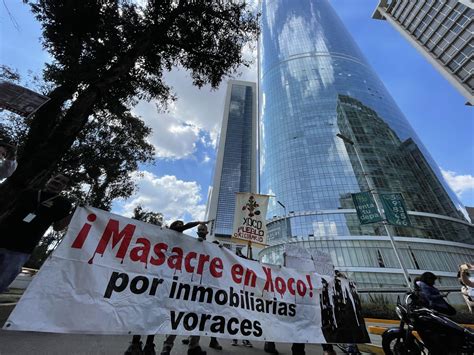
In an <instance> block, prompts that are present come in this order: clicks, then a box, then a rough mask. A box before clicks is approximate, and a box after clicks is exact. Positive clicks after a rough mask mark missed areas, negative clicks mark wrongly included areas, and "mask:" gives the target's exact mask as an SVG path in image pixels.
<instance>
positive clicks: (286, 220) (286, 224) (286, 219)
mask: <svg viewBox="0 0 474 355" xmlns="http://www.w3.org/2000/svg"><path fill="white" fill-rule="evenodd" d="M277 203H278V204H279V205H280V206H281V207H283V210H284V211H285V227H286V237H287V238H288V229H289V228H288V214H287V213H286V206H285V205H284V204H283V203H281V202H280V201H278V200H277Z"/></svg>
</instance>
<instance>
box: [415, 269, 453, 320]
mask: <svg viewBox="0 0 474 355" xmlns="http://www.w3.org/2000/svg"><path fill="white" fill-rule="evenodd" d="M436 279H437V277H436V275H435V274H433V273H432V272H429V271H427V272H424V273H423V274H421V276H420V277H419V279H417V280H415V290H416V291H418V294H419V296H420V298H421V300H422V301H423V302H424V303H425V305H426V306H427V307H428V308H431V309H433V310H435V311H438V312H441V313H444V314H446V315H448V316H453V315H455V314H456V310H455V309H454V308H453V307H452V306H451V305H450V304H449V303H448V302H446V301H445V299H444V297H443V295H441V293H440V292H439V290H438V289H437V288H436V287H434V284H435V281H436Z"/></svg>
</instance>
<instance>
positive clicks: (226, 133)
mask: <svg viewBox="0 0 474 355" xmlns="http://www.w3.org/2000/svg"><path fill="white" fill-rule="evenodd" d="M256 100H257V93H256V84H255V83H252V82H247V81H237V80H230V81H229V83H228V85H227V94H226V99H225V105H224V116H223V118H222V127H221V133H220V137H219V146H218V149H217V159H216V165H215V168H214V181H213V184H212V189H211V190H210V196H209V198H208V204H207V211H206V218H207V219H208V220H210V221H211V228H210V238H211V239H212V238H216V237H217V238H220V239H221V240H224V241H225V240H226V238H230V237H231V236H232V223H233V221H234V208H235V193H236V192H256V191H257V168H256V167H257V102H256Z"/></svg>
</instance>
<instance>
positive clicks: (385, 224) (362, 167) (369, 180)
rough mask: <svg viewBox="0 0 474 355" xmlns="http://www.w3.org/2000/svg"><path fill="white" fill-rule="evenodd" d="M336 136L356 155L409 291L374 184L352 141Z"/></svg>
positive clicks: (406, 278) (403, 267) (406, 272)
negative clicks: (348, 145)
mask: <svg viewBox="0 0 474 355" xmlns="http://www.w3.org/2000/svg"><path fill="white" fill-rule="evenodd" d="M336 136H337V137H338V138H341V139H342V140H343V141H344V142H346V143H348V144H350V145H351V146H352V147H353V148H354V151H355V153H356V157H357V161H358V162H359V164H360V168H361V170H362V175H364V177H365V180H366V182H367V185H368V186H369V192H370V195H371V196H372V198H373V199H374V202H375V206H376V207H377V211H378V212H379V214H380V215H381V216H382V218H383V219H384V221H383V222H382V224H383V226H384V228H385V232H386V233H387V235H388V237H389V239H390V243H391V244H392V248H393V251H394V253H395V256H396V258H397V260H398V263H399V264H400V267H401V268H402V271H403V276H404V277H405V281H406V283H407V285H408V288H409V289H411V282H410V275H408V271H407V269H406V268H405V265H403V262H402V259H401V258H400V254H399V253H398V249H397V246H396V244H395V240H394V239H393V236H392V233H390V229H389V228H388V225H387V221H386V220H385V215H384V214H383V212H382V208H381V206H380V203H379V201H378V197H377V196H376V195H375V193H374V191H375V187H374V184H373V182H372V178H371V177H370V176H369V174H367V173H366V172H365V169H364V163H363V162H362V159H361V158H360V155H359V149H358V148H357V144H355V143H354V141H353V140H352V139H350V138H349V137H346V136H345V135H343V134H341V133H337V134H336Z"/></svg>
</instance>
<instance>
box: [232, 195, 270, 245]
mask: <svg viewBox="0 0 474 355" xmlns="http://www.w3.org/2000/svg"><path fill="white" fill-rule="evenodd" d="M268 198H269V196H268V195H259V194H254V193H250V192H237V193H236V196H235V212H234V225H233V232H232V239H233V241H235V242H237V243H239V242H242V241H245V242H250V243H255V244H260V245H266V244H267V225H266V220H265V218H266V215H267V207H268Z"/></svg>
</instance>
